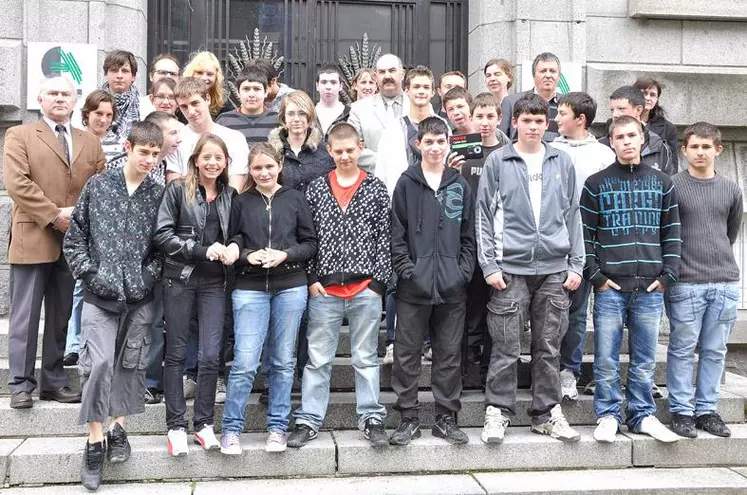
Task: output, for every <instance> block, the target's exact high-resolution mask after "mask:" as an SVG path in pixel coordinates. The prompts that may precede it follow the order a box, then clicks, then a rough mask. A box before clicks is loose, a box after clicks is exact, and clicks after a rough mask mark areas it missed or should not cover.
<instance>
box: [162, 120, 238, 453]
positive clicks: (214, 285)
mask: <svg viewBox="0 0 747 495" xmlns="http://www.w3.org/2000/svg"><path fill="white" fill-rule="evenodd" d="M227 167H228V150H227V148H226V144H225V143H224V142H223V140H222V139H221V138H219V137H218V136H215V135H213V134H205V135H204V136H202V137H201V138H200V139H199V141H197V144H196V145H195V149H194V152H193V153H192V156H191V157H190V158H189V163H188V174H187V177H186V178H184V179H179V180H174V181H171V182H170V183H169V184H168V186H167V187H166V191H165V192H164V195H163V199H162V201H161V206H160V209H159V212H158V219H157V224H156V234H155V236H154V239H153V240H154V243H155V244H156V246H158V249H160V250H161V251H162V252H163V253H164V254H165V255H166V259H165V263H164V319H165V322H166V359H165V366H164V388H165V394H164V395H165V398H166V425H167V427H168V429H169V433H168V441H167V445H168V450H169V454H171V455H174V456H178V455H186V454H187V452H188V448H187V433H186V431H187V418H186V416H185V413H186V410H187V408H186V403H185V401H184V389H183V387H182V373H183V372H184V363H185V361H186V358H187V341H188V339H189V321H190V318H191V315H192V314H193V305H196V314H197V318H198V321H199V366H198V369H199V372H198V374H197V392H196V396H195V406H194V419H193V424H194V432H195V443H198V444H200V445H201V446H202V448H203V449H205V450H212V449H218V448H220V444H219V443H218V440H217V439H216V437H215V433H214V431H213V425H214V421H213V408H214V405H215V388H216V382H217V379H218V360H219V356H220V350H221V335H222V333H223V315H224V313H225V301H226V299H225V291H226V276H227V269H226V267H225V266H224V265H223V262H226V261H227V260H226V247H225V243H226V241H227V240H228V228H229V215H230V212H231V201H232V198H233V197H234V196H235V194H236V191H234V190H233V189H232V188H231V187H229V186H228V169H227ZM227 264H228V263H227Z"/></svg>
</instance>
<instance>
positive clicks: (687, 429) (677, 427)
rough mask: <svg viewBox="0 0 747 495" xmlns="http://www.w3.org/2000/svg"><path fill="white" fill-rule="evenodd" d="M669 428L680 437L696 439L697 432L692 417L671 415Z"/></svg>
mask: <svg viewBox="0 0 747 495" xmlns="http://www.w3.org/2000/svg"><path fill="white" fill-rule="evenodd" d="M670 428H671V429H672V431H673V432H675V433H676V434H678V435H679V436H681V437H685V438H696V437H697V436H698V432H697V431H696V430H695V420H694V419H693V417H692V416H685V415H684V414H677V413H673V414H672V424H671V426H670Z"/></svg>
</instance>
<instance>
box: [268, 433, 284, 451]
mask: <svg viewBox="0 0 747 495" xmlns="http://www.w3.org/2000/svg"><path fill="white" fill-rule="evenodd" d="M286 447H288V435H287V434H286V433H285V432H284V431H271V432H270V435H269V436H268V437H267V443H265V452H285V449H286Z"/></svg>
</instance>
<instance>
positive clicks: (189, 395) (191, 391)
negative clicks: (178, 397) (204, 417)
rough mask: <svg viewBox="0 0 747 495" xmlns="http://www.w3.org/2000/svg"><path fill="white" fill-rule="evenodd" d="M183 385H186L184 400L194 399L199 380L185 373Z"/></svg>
mask: <svg viewBox="0 0 747 495" xmlns="http://www.w3.org/2000/svg"><path fill="white" fill-rule="evenodd" d="M182 387H184V400H189V399H194V398H195V393H196V392H197V382H196V381H194V380H192V379H191V378H189V377H188V376H187V375H184V378H183V379H182Z"/></svg>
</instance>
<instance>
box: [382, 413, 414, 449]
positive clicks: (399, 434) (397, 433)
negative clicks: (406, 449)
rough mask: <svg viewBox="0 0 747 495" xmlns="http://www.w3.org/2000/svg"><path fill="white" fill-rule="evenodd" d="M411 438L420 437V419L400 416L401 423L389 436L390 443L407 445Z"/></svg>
mask: <svg viewBox="0 0 747 495" xmlns="http://www.w3.org/2000/svg"><path fill="white" fill-rule="evenodd" d="M413 438H420V420H419V419H418V418H402V423H400V425H399V427H398V428H397V429H396V430H394V433H392V436H390V437H389V443H390V444H392V445H407V444H409V443H410V441H411V440H412V439H413Z"/></svg>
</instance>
